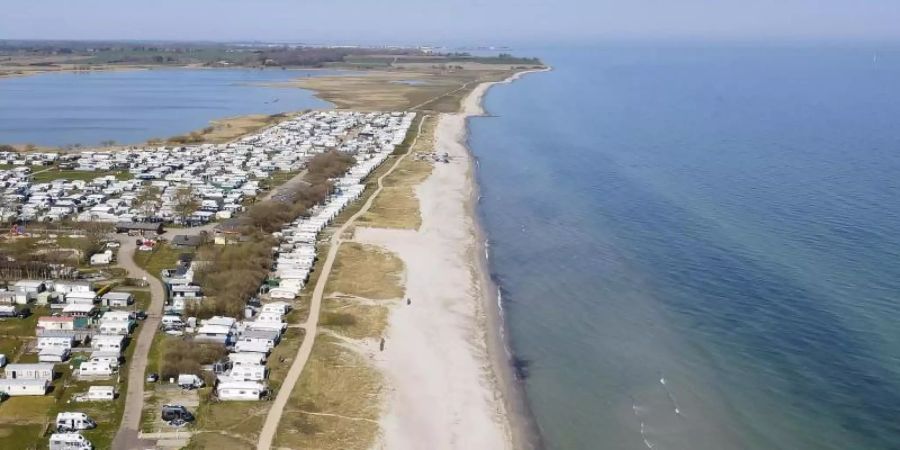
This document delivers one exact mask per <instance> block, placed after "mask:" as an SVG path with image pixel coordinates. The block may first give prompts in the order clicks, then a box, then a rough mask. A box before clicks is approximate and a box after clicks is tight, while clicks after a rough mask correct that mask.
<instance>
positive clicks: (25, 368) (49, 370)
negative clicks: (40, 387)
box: [3, 363, 55, 381]
mask: <svg viewBox="0 0 900 450" xmlns="http://www.w3.org/2000/svg"><path fill="white" fill-rule="evenodd" d="M3 373H4V378H6V379H8V380H46V381H53V377H54V376H55V371H54V370H53V364H50V363H37V364H8V365H7V366H6V369H4V372H3Z"/></svg>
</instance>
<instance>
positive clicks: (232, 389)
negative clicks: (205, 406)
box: [216, 381, 266, 400]
mask: <svg viewBox="0 0 900 450" xmlns="http://www.w3.org/2000/svg"><path fill="white" fill-rule="evenodd" d="M265 393H266V387H265V385H264V384H262V383H258V382H255V381H223V382H220V383H219V385H218V386H217V387H216V395H218V396H219V399H220V400H259V399H260V398H262V396H263V395H265Z"/></svg>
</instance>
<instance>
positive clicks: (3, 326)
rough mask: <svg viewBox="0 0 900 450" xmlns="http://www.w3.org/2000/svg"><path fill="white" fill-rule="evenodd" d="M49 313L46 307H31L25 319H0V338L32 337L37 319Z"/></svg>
mask: <svg viewBox="0 0 900 450" xmlns="http://www.w3.org/2000/svg"><path fill="white" fill-rule="evenodd" d="M49 314H50V311H49V310H48V309H47V308H46V307H32V308H31V315H30V316H28V317H27V318H25V319H18V318H14V317H10V318H4V319H0V336H2V337H4V338H5V337H7V336H20V337H21V336H29V337H32V336H34V329H35V327H36V326H37V321H38V317H40V316H46V315H49Z"/></svg>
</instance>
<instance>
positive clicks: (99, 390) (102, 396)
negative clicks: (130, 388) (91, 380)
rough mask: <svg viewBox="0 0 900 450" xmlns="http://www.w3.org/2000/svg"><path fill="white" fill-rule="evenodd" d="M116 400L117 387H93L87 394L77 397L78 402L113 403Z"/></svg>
mask: <svg viewBox="0 0 900 450" xmlns="http://www.w3.org/2000/svg"><path fill="white" fill-rule="evenodd" d="M115 398H116V388H115V386H91V387H89V388H88V390H87V392H86V393H84V394H81V395H79V396H77V397H75V401H78V402H101V401H112V400H115Z"/></svg>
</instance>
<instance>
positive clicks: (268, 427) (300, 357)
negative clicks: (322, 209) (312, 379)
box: [256, 116, 428, 450]
mask: <svg viewBox="0 0 900 450" xmlns="http://www.w3.org/2000/svg"><path fill="white" fill-rule="evenodd" d="M427 117H428V116H424V117H423V118H422V121H420V122H419V128H418V130H417V131H416V137H415V139H413V142H412V144H410V146H409V149H408V150H407V151H406V153H404V154H403V156H401V157H399V158H397V160H396V161H394V165H392V166H391V168H390V169H388V171H387V172H385V173H384V174H383V175H381V176H380V177H378V188H377V189H376V190H375V192H373V193H372V195H371V196H370V197H369V199H368V200H366V203H365V204H364V205H363V206H362V208H360V210H359V211H357V212H356V214H354V215H353V216H351V217H350V218H349V219H347V222H345V223H344V224H343V225H341V227H340V228H338V229H337V230H335V232H334V234H332V236H331V243H330V244H331V246H330V247H329V249H328V256H326V257H325V262H324V263H323V264H322V274H321V275H320V276H319V279H318V280H317V281H316V286H315V289H314V290H313V295H312V298H311V299H310V306H309V316H308V317H307V318H306V323H305V324H304V325H303V328H305V329H306V333H305V334H304V337H303V343H302V344H300V349H299V350H297V356H296V357H295V358H294V362H293V363H292V364H291V368H290V369H289V370H288V373H287V376H286V377H285V379H284V383H282V384H281V388H279V390H278V395H277V396H276V397H275V401H274V402H272V407H271V408H270V409H269V414H268V415H266V421H265V423H264V424H263V428H262V431H261V432H260V435H259V441H258V442H257V444H256V448H257V450H269V448H271V447H272V440H273V439H274V437H275V432H276V431H277V430H278V423H279V422H280V421H281V415H282V413H283V412H284V407H285V405H287V401H288V398H289V397H290V395H291V391H293V390H294V385H296V384H297V380H298V379H299V378H300V374H301V373H303V368H304V367H305V366H306V362H307V360H309V355H310V354H311V353H312V348H313V344H314V343H315V340H316V333H317V331H318V327H319V310H320V309H321V307H322V296H323V294H324V293H325V284H326V283H328V276H329V275H330V274H331V267H332V266H333V265H334V259H335V256H336V255H337V251H338V248H339V247H340V244H341V243H342V242H343V239H342V238H341V237H342V236H343V235H344V231H346V230H347V228H349V227H350V226H351V225H353V223H354V222H355V221H356V219H357V218H359V217H360V216H362V215H363V214H365V213H366V212H367V211H368V210H369V208H370V207H371V206H372V202H374V200H375V198H376V197H378V194H380V193H381V190H382V189H383V188H384V179H385V178H386V177H387V176H388V175H390V174H391V173H393V172H394V169H396V168H397V166H398V165H399V164H400V162H401V161H403V160H404V159H405V158H406V157H407V156H409V155H410V153H412V149H413V147H415V145H416V142H417V141H418V140H419V136H420V135H421V132H422V124H423V123H425V118H427Z"/></svg>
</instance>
